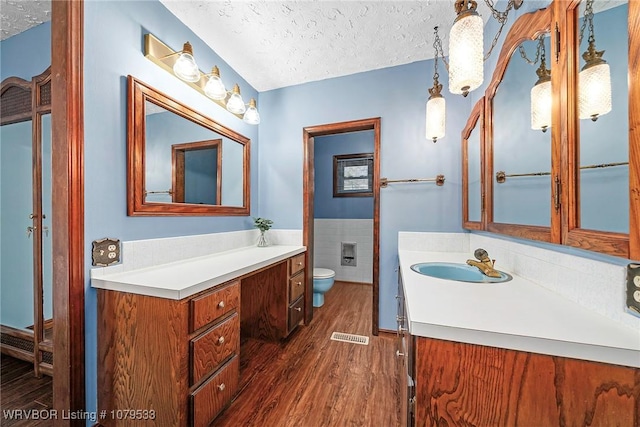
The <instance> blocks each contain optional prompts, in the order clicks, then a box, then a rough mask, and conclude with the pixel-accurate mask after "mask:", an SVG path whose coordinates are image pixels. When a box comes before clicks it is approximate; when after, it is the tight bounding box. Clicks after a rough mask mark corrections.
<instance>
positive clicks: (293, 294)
mask: <svg viewBox="0 0 640 427" xmlns="http://www.w3.org/2000/svg"><path fill="white" fill-rule="evenodd" d="M304 281H305V277H304V270H302V271H301V272H299V273H298V274H296V275H295V276H293V277H292V278H291V279H289V304H291V303H292V302H294V301H295V300H297V299H298V297H299V296H300V295H302V294H303V293H304Z"/></svg>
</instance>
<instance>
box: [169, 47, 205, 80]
mask: <svg viewBox="0 0 640 427" xmlns="http://www.w3.org/2000/svg"><path fill="white" fill-rule="evenodd" d="M173 73H174V74H175V75H176V76H178V77H179V78H181V79H182V80H184V81H186V82H192V83H195V82H197V81H198V80H200V69H199V68H198V64H196V60H195V59H194V58H193V49H192V48H191V45H190V44H189V42H187V43H185V44H184V47H183V49H182V53H181V54H180V56H178V59H176V62H175V64H173Z"/></svg>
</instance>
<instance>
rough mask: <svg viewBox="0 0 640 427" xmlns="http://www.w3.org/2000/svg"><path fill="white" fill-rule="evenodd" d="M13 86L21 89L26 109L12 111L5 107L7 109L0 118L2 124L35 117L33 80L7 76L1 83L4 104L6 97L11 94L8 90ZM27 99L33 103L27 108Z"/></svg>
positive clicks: (21, 96)
mask: <svg viewBox="0 0 640 427" xmlns="http://www.w3.org/2000/svg"><path fill="white" fill-rule="evenodd" d="M13 88H17V89H18V90H20V98H21V99H23V101H22V102H23V104H24V105H25V108H24V111H20V112H12V111H11V112H10V111H6V107H5V111H3V112H2V116H1V118H0V125H2V126H4V125H9V124H12V123H19V122H26V121H28V120H32V119H33V103H32V100H33V95H32V93H31V92H32V90H33V84H32V81H30V80H24V79H21V78H20V77H7V78H6V79H4V80H3V81H2V84H0V98H2V100H3V104H4V99H5V97H7V96H11V95H10V94H9V93H8V91H10V90H11V89H13ZM27 99H28V100H29V102H30V103H31V108H28V109H27V108H26V102H27ZM5 105H6V104H5Z"/></svg>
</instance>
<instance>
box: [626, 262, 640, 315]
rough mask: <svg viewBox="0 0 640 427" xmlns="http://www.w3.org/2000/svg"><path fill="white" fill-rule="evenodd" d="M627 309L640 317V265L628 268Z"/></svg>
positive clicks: (632, 265) (631, 265)
mask: <svg viewBox="0 0 640 427" xmlns="http://www.w3.org/2000/svg"><path fill="white" fill-rule="evenodd" d="M627 307H628V309H629V311H630V312H631V313H632V314H635V315H636V316H640V264H629V265H628V266H627Z"/></svg>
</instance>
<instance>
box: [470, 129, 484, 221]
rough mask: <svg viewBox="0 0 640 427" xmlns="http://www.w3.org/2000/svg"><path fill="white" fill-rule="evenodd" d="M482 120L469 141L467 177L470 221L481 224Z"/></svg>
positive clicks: (472, 132)
mask: <svg viewBox="0 0 640 427" xmlns="http://www.w3.org/2000/svg"><path fill="white" fill-rule="evenodd" d="M481 129H482V120H479V121H478V124H477V125H476V127H475V128H473V130H472V131H471V134H470V135H469V138H468V139H467V176H468V177H469V178H468V179H469V181H468V182H469V184H468V185H469V206H468V209H469V211H468V212H469V221H472V222H480V221H481V220H482V203H481V198H482V188H481V184H482V182H481V180H480V174H481V164H480V149H481V147H482V146H481V144H480V132H481Z"/></svg>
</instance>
